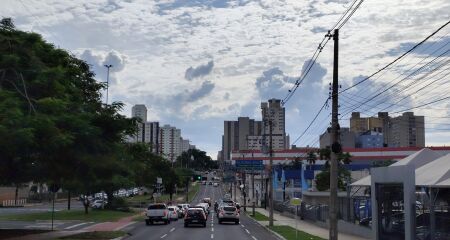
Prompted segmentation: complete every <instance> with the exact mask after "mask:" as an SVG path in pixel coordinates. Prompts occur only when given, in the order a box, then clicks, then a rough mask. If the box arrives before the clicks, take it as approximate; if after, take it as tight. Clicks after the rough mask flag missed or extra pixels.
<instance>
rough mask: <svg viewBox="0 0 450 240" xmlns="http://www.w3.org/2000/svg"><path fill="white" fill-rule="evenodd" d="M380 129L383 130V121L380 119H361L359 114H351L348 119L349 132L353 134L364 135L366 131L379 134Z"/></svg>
mask: <svg viewBox="0 0 450 240" xmlns="http://www.w3.org/2000/svg"><path fill="white" fill-rule="evenodd" d="M379 114H381V113H379ZM382 129H384V126H383V119H381V118H380V117H365V118H364V117H363V118H362V117H361V115H360V113H359V112H353V113H352V116H351V117H350V131H352V132H354V133H364V132H367V131H374V132H381V131H382Z"/></svg>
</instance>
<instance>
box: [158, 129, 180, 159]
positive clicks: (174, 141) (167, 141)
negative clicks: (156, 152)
mask: <svg viewBox="0 0 450 240" xmlns="http://www.w3.org/2000/svg"><path fill="white" fill-rule="evenodd" d="M159 144H160V148H159V149H160V153H161V155H162V156H163V157H165V158H167V159H168V160H169V161H171V162H175V161H176V159H177V157H178V156H180V155H181V147H182V146H181V130H180V129H177V128H175V127H172V126H170V125H164V126H162V127H160V128H159Z"/></svg>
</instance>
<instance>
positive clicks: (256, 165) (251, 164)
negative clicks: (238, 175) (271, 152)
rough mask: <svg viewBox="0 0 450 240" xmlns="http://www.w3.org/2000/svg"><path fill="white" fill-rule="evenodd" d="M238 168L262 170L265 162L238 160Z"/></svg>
mask: <svg viewBox="0 0 450 240" xmlns="http://www.w3.org/2000/svg"><path fill="white" fill-rule="evenodd" d="M236 168H237V169H239V170H262V169H264V165H263V160H236Z"/></svg>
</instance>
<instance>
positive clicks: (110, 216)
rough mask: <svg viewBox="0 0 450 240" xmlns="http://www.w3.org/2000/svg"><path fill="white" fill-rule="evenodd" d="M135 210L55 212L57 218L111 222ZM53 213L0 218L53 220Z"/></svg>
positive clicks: (130, 214)
mask: <svg viewBox="0 0 450 240" xmlns="http://www.w3.org/2000/svg"><path fill="white" fill-rule="evenodd" d="M135 214H136V213H135V212H121V211H112V210H92V211H89V213H88V214H85V213H84V210H71V211H67V210H64V211H57V212H55V220H80V221H93V222H106V221H108V222H111V221H117V220H119V219H121V218H124V217H128V216H133V215H135ZM51 219H52V213H51V212H50V211H48V212H41V213H28V214H14V215H4V216H0V220H7V221H34V220H51Z"/></svg>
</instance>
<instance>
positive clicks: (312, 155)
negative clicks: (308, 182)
mask: <svg viewBox="0 0 450 240" xmlns="http://www.w3.org/2000/svg"><path fill="white" fill-rule="evenodd" d="M316 160H317V156H316V154H315V153H314V152H313V151H310V152H309V153H308V156H306V161H307V162H308V165H309V166H310V168H311V167H312V165H314V164H316Z"/></svg>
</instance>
